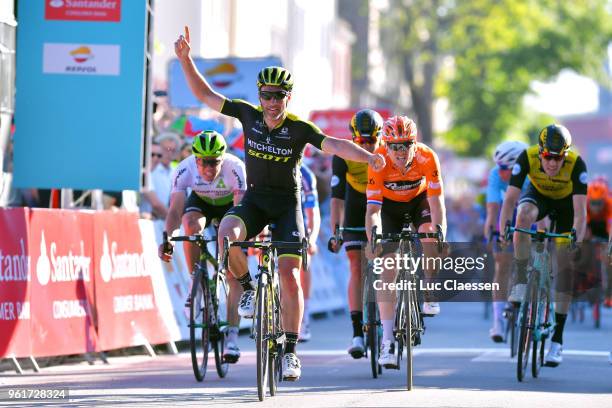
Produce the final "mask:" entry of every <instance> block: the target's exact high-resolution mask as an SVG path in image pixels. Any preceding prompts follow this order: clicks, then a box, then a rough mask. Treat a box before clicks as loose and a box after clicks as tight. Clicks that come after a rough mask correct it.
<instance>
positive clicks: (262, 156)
mask: <svg viewBox="0 0 612 408" xmlns="http://www.w3.org/2000/svg"><path fill="white" fill-rule="evenodd" d="M249 156H253V157H257V158H258V159H264V160H273V161H275V162H281V163H287V162H288V161H289V159H290V158H291V157H281V156H275V155H273V154H271V153H263V152H256V151H255V150H253V149H249Z"/></svg>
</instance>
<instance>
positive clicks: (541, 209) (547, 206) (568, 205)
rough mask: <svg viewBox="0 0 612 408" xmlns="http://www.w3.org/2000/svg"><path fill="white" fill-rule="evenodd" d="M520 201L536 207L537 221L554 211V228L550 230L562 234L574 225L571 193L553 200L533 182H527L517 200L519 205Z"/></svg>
mask: <svg viewBox="0 0 612 408" xmlns="http://www.w3.org/2000/svg"><path fill="white" fill-rule="evenodd" d="M522 203H532V204H534V205H535V206H536V207H538V217H537V221H540V220H541V219H542V218H544V217H546V216H547V215H549V214H550V213H551V212H552V211H554V212H555V217H554V218H555V229H554V231H552V232H554V233H557V234H563V233H566V232H570V231H571V230H572V226H573V225H574V201H573V199H572V195H571V194H570V195H568V196H567V197H565V198H561V199H557V200H554V199H552V198H549V197H546V196H545V195H543V194H541V193H540V192H539V191H538V190H537V189H536V188H535V187H534V186H533V184H531V183H529V185H528V186H527V189H526V190H525V192H524V193H523V195H522V196H521V199H520V200H519V205H521V204H522Z"/></svg>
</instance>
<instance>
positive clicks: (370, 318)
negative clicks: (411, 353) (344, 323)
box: [327, 224, 382, 378]
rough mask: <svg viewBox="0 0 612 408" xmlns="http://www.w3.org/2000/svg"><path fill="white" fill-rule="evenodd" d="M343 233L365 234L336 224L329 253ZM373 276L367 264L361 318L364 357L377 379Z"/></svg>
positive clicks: (378, 336) (360, 229)
mask: <svg viewBox="0 0 612 408" xmlns="http://www.w3.org/2000/svg"><path fill="white" fill-rule="evenodd" d="M344 232H356V233H363V232H365V228H364V227H340V226H339V225H337V224H336V226H335V228H334V235H333V236H332V237H331V238H330V239H329V242H328V243H327V249H329V251H330V252H338V251H340V248H341V247H342V244H343V243H344V239H343V236H342V233H344ZM333 241H335V242H336V243H337V247H336V249H337V250H336V251H333V247H332V243H333ZM374 281H375V276H374V272H373V270H372V263H371V262H368V264H367V268H366V270H365V274H364V276H363V285H362V288H363V290H362V309H361V310H362V311H363V313H364V316H363V322H364V324H363V333H364V335H365V346H366V350H365V355H366V358H367V357H369V359H370V368H371V369H372V377H374V378H378V376H379V375H380V374H382V366H381V365H380V364H378V356H379V353H380V347H381V343H382V324H381V322H380V315H379V313H378V304H377V303H376V290H374Z"/></svg>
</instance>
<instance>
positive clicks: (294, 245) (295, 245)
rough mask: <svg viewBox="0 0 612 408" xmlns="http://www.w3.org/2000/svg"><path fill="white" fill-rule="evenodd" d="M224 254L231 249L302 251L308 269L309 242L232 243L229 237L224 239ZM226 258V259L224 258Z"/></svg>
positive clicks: (303, 265) (303, 260)
mask: <svg viewBox="0 0 612 408" xmlns="http://www.w3.org/2000/svg"><path fill="white" fill-rule="evenodd" d="M223 246H224V248H223V251H224V252H223V253H224V254H225V253H226V250H229V247H232V246H234V247H239V248H242V249H245V248H277V249H280V248H283V249H301V250H302V267H303V268H304V269H307V268H308V240H307V239H306V238H302V241H300V242H290V241H230V240H229V239H228V238H227V237H225V238H224V239H223ZM224 258H226V257H225V256H224Z"/></svg>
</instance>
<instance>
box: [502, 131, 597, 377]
mask: <svg viewBox="0 0 612 408" xmlns="http://www.w3.org/2000/svg"><path fill="white" fill-rule="evenodd" d="M571 144H572V136H571V135H570V132H569V131H568V130H567V129H566V128H565V127H564V126H561V125H556V124H553V125H550V126H547V127H545V128H544V129H542V131H541V132H540V135H539V140H538V145H535V146H531V147H529V148H527V149H526V150H525V151H523V153H521V155H520V156H519V157H518V159H517V160H516V163H515V164H514V167H513V168H512V177H511V178H510V185H509V186H508V190H507V191H506V196H505V198H504V203H503V206H502V212H501V215H500V224H499V228H500V231H503V230H504V228H505V225H506V222H507V221H509V220H511V219H512V212H513V211H514V207H515V205H516V202H517V200H518V199H519V195H520V192H521V187H522V186H523V182H524V180H525V177H529V181H530V182H531V183H530V184H529V186H528V187H527V189H526V191H525V193H523V195H522V196H521V197H520V200H519V206H518V212H517V217H516V227H518V228H526V229H529V228H531V225H532V224H534V223H535V222H536V221H539V220H541V219H543V218H544V217H546V216H547V215H548V214H550V213H551V212H552V211H554V212H555V214H556V216H555V231H554V232H557V233H569V232H570V231H571V230H572V228H573V229H575V230H576V240H577V242H582V239H583V237H584V233H585V230H586V213H587V212H586V193H587V179H588V176H587V169H586V164H585V162H584V160H582V158H581V157H580V156H579V155H578V154H577V153H576V152H574V151H571V150H569V148H570V146H571ZM513 239H514V262H515V264H516V269H517V283H516V285H514V287H513V288H512V291H511V293H510V297H509V300H510V301H514V302H520V301H522V300H523V297H524V294H525V290H526V283H527V264H528V262H529V252H530V245H529V237H528V236H527V235H526V234H521V233H518V232H515V233H514V237H513ZM563 248H565V247H563ZM563 248H561V249H563ZM557 263H558V265H559V268H558V271H559V273H558V275H557V279H556V280H557V282H556V284H557V291H556V296H555V301H556V303H555V319H556V327H555V332H554V334H553V337H552V339H551V340H552V341H551V348H550V350H549V352H548V354H547V355H546V365H548V366H552V367H556V366H557V365H559V364H560V363H561V361H562V360H563V359H562V356H561V351H562V347H561V345H562V344H563V329H564V327H565V320H566V317H567V312H568V309H569V306H570V302H571V291H570V290H568V289H569V288H572V287H573V286H572V282H571V280H572V277H573V274H572V272H571V269H572V268H571V262H570V259H569V254H568V251H566V250H561V251H559V252H558V257H557Z"/></svg>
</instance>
